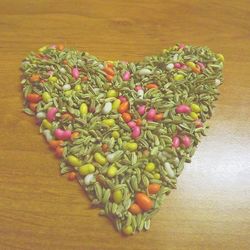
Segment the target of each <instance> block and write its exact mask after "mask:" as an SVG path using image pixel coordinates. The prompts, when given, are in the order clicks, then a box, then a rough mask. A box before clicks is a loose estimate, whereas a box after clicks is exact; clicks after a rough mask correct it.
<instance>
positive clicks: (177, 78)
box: [174, 74, 184, 81]
mask: <svg viewBox="0 0 250 250" xmlns="http://www.w3.org/2000/svg"><path fill="white" fill-rule="evenodd" d="M174 79H175V81H181V80H183V79H184V75H181V74H177V75H175V76H174Z"/></svg>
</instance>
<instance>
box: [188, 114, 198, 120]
mask: <svg viewBox="0 0 250 250" xmlns="http://www.w3.org/2000/svg"><path fill="white" fill-rule="evenodd" d="M189 115H190V116H191V117H192V118H193V119H194V120H197V119H198V118H199V116H198V114H197V113H195V112H191V113H190V114H189Z"/></svg>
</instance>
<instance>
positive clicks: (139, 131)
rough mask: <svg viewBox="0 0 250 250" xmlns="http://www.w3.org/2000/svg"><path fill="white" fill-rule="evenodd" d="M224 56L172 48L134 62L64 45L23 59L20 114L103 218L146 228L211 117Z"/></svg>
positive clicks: (122, 227)
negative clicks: (99, 56) (102, 57)
mask: <svg viewBox="0 0 250 250" xmlns="http://www.w3.org/2000/svg"><path fill="white" fill-rule="evenodd" d="M223 62H224V57H223V55H222V54H215V53H213V52H212V51H210V50H209V49H208V48H202V47H193V46H189V45H183V44H177V45H175V46H173V47H172V48H170V49H165V50H164V51H163V52H162V53H161V54H159V55H157V56H150V57H146V58H145V59H144V60H142V61H141V62H138V63H132V62H131V63H128V62H124V61H115V62H112V61H102V60H99V59H97V58H96V57H94V56H92V55H90V54H88V53H87V52H79V51H77V50H75V49H66V48H64V46H63V45H57V46H56V45H52V46H45V47H43V48H41V49H39V52H38V53H33V52H32V53H30V54H29V55H28V57H27V58H26V59H25V60H24V61H23V62H22V65H21V68H22V72H23V75H22V80H21V84H22V85H23V94H24V99H25V101H24V106H25V108H24V111H25V112H26V113H28V114H30V115H34V116H35V117H36V123H37V124H38V125H39V126H40V132H41V133H42V134H43V135H44V136H45V139H46V141H47V142H48V144H49V146H50V148H51V149H52V150H53V151H54V152H55V155H56V157H58V158H59V159H60V161H61V164H60V167H61V173H62V174H65V173H67V175H68V179H69V180H74V179H77V180H78V181H79V183H80V185H81V186H82V187H83V189H84V190H85V191H86V194H87V195H88V197H89V198H90V200H91V205H92V206H94V207H100V215H105V216H107V217H108V218H110V219H111V220H112V222H113V224H114V225H115V227H116V228H117V230H118V231H120V232H123V234H125V235H131V234H134V233H135V232H136V231H142V230H148V229H149V227H150V220H151V218H152V216H153V215H154V214H155V213H156V212H157V211H158V210H159V208H160V205H161V204H162V202H163V200H164V197H165V196H166V195H167V194H169V193H170V191H171V189H173V188H176V179H177V177H178V176H179V175H180V173H181V172H182V170H183V167H184V163H185V162H190V161H191V157H192V155H193V154H194V151H195V149H196V146H197V145H198V142H199V141H200V138H201V136H202V135H205V130H206V128H207V124H206V120H207V119H208V118H210V117H211V115H212V108H213V107H214V104H213V102H214V101H215V100H216V99H217V96H218V90H217V87H218V86H219V85H220V84H221V82H222V68H223Z"/></svg>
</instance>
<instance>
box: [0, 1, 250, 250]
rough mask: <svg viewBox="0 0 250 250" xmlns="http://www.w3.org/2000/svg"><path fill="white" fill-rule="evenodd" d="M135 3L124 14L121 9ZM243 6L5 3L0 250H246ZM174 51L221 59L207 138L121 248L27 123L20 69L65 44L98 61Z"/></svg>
mask: <svg viewBox="0 0 250 250" xmlns="http://www.w3.org/2000/svg"><path fill="white" fill-rule="evenodd" d="M128 2H130V3H128ZM249 10H250V2H249V1H248V0H245V1H243V0H237V1H236V0H232V1H226V0H222V1H213V0H212V1H207V0H202V1H198V0H190V1H177V0H176V1H163V0H162V1H96V0H89V1H79V0H78V1H76V0H71V1H66V0H60V1H49V0H44V1H41V0H39V1H38V0H37V1H31V0H19V1H7V0H1V2H0V83H1V93H0V106H1V122H0V129H1V133H0V145H1V148H0V169H1V174H0V191H1V193H0V249H3V250H5V249H32V250H34V249H83V250H107V249H108V250H115V249H121V250H123V249H128V250H137V249H140V250H167V249H250V245H249V244H250V188H249V180H250V108H249V106H250V85H249V68H250V46H249V39H250V32H249V31H250V22H249V18H250V11H249ZM176 42H183V43H187V44H193V45H200V46H205V45H207V46H208V47H210V48H211V49H212V50H214V51H216V52H221V53H223V54H224V56H225V59H226V62H225V70H224V75H225V83H224V85H223V86H222V87H221V88H220V91H221V96H220V98H219V101H218V102H217V108H216V110H215V113H214V116H213V118H212V119H211V121H210V125H211V128H210V130H209V132H208V136H207V137H206V138H204V139H203V141H202V143H201V144H200V145H199V148H198V150H197V152H196V154H195V156H194V158H193V161H192V163H191V164H188V165H187V166H186V169H185V170H184V172H183V174H182V176H181V177H180V178H179V182H178V189H177V190H176V191H173V192H172V194H171V195H170V196H169V197H168V198H167V200H166V202H165V204H164V205H163V206H162V209H161V211H160V212H159V213H158V214H157V215H156V216H155V217H154V218H153V220H152V226H151V229H150V231H149V232H146V233H140V234H137V235H136V236H133V237H122V236H121V235H120V234H118V233H117V232H116V231H115V230H114V229H113V227H112V225H111V224H110V222H109V221H108V220H107V219H106V218H104V217H99V216H98V210H95V209H89V201H88V199H87V198H86V197H85V195H84V193H83V192H82V191H81V189H80V186H79V185H78V184H77V183H76V182H73V183H72V182H69V181H67V179H66V177H61V176H60V175H59V167H58V160H57V159H55V158H54V156H53V154H51V153H50V152H48V147H47V145H46V143H45V141H44V139H43V138H42V136H40V135H39V133H38V127H37V126H35V124H34V119H33V118H32V117H28V116H27V115H25V114H24V113H22V94H21V88H20V81H19V75H20V71H19V66H20V62H21V60H22V59H23V58H24V57H25V56H26V55H27V53H28V52H29V51H31V50H37V48H40V47H42V46H43V45H46V44H51V43H64V44H65V45H66V46H68V47H76V48H78V49H79V50H86V51H88V52H90V53H92V54H94V55H96V56H98V57H100V58H102V59H105V60H108V59H111V60H116V59H123V60H129V61H132V60H135V61H138V60H141V59H142V58H143V57H144V56H146V55H152V54H157V53H159V52H160V51H161V50H162V49H164V48H166V47H169V46H172V45H174V44H175V43H176Z"/></svg>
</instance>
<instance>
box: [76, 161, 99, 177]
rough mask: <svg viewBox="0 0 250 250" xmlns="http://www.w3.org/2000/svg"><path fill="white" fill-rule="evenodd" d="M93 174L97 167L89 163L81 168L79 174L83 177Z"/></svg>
mask: <svg viewBox="0 0 250 250" xmlns="http://www.w3.org/2000/svg"><path fill="white" fill-rule="evenodd" d="M93 172H95V166H94V165H93V164H91V163H87V164H85V165H83V166H81V167H79V173H80V174H81V175H87V174H90V173H93Z"/></svg>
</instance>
